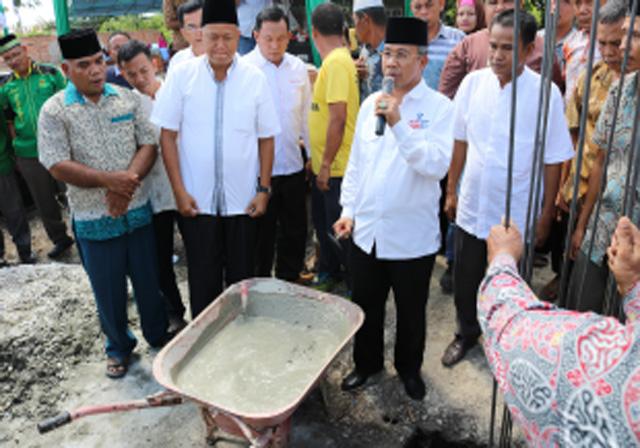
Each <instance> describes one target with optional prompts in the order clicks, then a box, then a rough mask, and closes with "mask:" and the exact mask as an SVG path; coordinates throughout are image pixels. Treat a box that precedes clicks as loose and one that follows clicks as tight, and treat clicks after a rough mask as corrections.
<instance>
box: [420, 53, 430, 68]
mask: <svg viewBox="0 0 640 448" xmlns="http://www.w3.org/2000/svg"><path fill="white" fill-rule="evenodd" d="M418 60H419V61H420V71H421V72H423V71H424V68H425V67H426V66H427V63H428V62H429V56H427V55H426V54H423V55H420V57H419V58H418Z"/></svg>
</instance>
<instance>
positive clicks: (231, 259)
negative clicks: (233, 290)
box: [182, 215, 256, 318]
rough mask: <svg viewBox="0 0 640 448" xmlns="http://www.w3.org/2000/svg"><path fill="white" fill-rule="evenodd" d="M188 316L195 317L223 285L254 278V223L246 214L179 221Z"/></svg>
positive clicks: (199, 217) (198, 217)
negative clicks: (186, 280) (189, 312)
mask: <svg viewBox="0 0 640 448" xmlns="http://www.w3.org/2000/svg"><path fill="white" fill-rule="evenodd" d="M182 239H183V241H184V247H185V250H186V253H187V268H188V278H189V296H190V297H189V298H190V302H191V315H192V317H194V318H195V317H196V316H197V315H198V314H199V313H200V312H201V311H202V310H204V309H205V308H206V307H207V305H209V304H210V303H211V302H213V300H214V299H215V298H216V297H218V296H219V295H220V293H221V292H222V290H223V286H224V285H225V284H226V285H230V284H232V283H236V282H238V281H240V280H243V279H245V278H249V277H252V276H253V272H254V269H255V264H254V254H255V242H256V221H255V220H254V219H253V218H250V217H249V216H247V215H238V216H226V217H221V216H211V215H199V216H196V217H195V218H184V217H183V218H182Z"/></svg>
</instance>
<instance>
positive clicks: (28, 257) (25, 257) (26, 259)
mask: <svg viewBox="0 0 640 448" xmlns="http://www.w3.org/2000/svg"><path fill="white" fill-rule="evenodd" d="M37 262H38V259H37V258H36V257H35V256H34V255H33V254H32V253H31V252H29V253H26V254H20V264H36V263H37Z"/></svg>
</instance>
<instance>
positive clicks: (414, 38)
mask: <svg viewBox="0 0 640 448" xmlns="http://www.w3.org/2000/svg"><path fill="white" fill-rule="evenodd" d="M427 42H428V39H427V22H423V21H422V20H420V19H416V18H415V17H390V18H389V20H388V21H387V34H386V36H385V39H384V43H385V44H405V45H418V46H426V45H427Z"/></svg>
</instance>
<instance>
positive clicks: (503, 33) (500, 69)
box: [489, 24, 526, 81]
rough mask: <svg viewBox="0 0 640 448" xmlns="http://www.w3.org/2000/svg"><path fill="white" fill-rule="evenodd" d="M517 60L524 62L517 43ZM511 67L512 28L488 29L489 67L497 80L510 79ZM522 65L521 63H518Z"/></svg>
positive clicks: (522, 52) (520, 44) (523, 56)
mask: <svg viewBox="0 0 640 448" xmlns="http://www.w3.org/2000/svg"><path fill="white" fill-rule="evenodd" d="M518 45H519V46H520V47H519V48H518V59H519V60H520V61H524V60H525V59H526V54H525V52H524V51H523V48H522V43H521V42H518ZM512 65H513V28H509V27H504V26H502V25H499V24H496V25H493V26H492V27H491V28H490V29H489V66H490V67H491V70H492V71H493V73H495V75H496V76H497V77H498V79H500V80H501V81H502V80H507V79H511V67H512ZM520 65H522V62H520Z"/></svg>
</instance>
